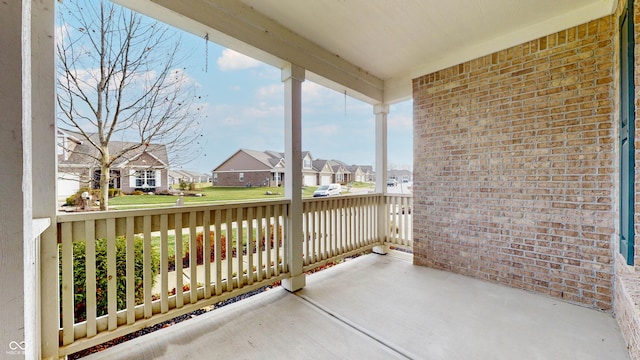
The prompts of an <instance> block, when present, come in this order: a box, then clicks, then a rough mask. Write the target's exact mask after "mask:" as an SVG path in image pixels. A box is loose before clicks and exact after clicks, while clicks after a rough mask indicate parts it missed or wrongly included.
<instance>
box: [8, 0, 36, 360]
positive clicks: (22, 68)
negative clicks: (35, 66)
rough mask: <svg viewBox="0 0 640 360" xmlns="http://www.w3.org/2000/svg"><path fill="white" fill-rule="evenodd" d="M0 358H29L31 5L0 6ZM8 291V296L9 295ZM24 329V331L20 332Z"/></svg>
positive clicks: (32, 311)
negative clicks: (0, 300) (26, 271)
mask: <svg viewBox="0 0 640 360" xmlns="http://www.w3.org/2000/svg"><path fill="white" fill-rule="evenodd" d="M0 24H2V32H0V48H1V49H2V52H1V53H0V69H2V81H0V109H2V120H1V121H0V151H1V152H2V171H0V199H2V200H1V201H0V239H1V240H0V284H2V287H3V289H5V291H4V292H3V304H2V306H1V307H0V324H2V326H0V358H16V359H20V358H25V357H26V358H35V355H34V351H35V347H36V346H37V345H36V344H33V343H32V341H33V338H34V336H33V334H30V332H31V330H32V329H31V328H28V327H29V325H28V324H26V323H25V320H27V321H28V320H32V319H33V318H35V316H36V314H35V307H34V308H32V304H33V303H34V297H35V295H34V294H29V291H30V290H31V283H33V281H34V280H35V278H33V279H32V278H30V277H31V276H32V275H33V272H31V273H29V274H27V273H25V270H31V269H33V267H32V266H29V265H31V264H29V263H28V261H29V260H30V259H28V255H29V254H30V253H31V252H32V251H31V250H32V248H33V243H34V240H33V238H32V237H31V233H32V229H31V227H32V223H33V221H32V212H31V155H30V150H31V102H30V99H31V63H30V60H31V59H30V57H31V49H30V46H29V44H30V37H31V30H30V24H31V0H22V1H3V2H0ZM9 289H10V290H9ZM25 326H27V328H25Z"/></svg>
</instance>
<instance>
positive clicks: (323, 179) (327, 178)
mask: <svg viewBox="0 0 640 360" xmlns="http://www.w3.org/2000/svg"><path fill="white" fill-rule="evenodd" d="M329 184H331V175H322V176H321V177H320V185H329Z"/></svg>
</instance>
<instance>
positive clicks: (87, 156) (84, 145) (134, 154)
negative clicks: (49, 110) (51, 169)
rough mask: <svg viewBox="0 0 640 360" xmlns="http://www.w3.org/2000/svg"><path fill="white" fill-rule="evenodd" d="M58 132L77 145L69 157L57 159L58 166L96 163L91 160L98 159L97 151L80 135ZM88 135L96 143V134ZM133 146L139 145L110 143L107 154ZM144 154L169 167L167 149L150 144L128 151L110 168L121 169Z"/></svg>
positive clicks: (63, 131) (72, 132)
mask: <svg viewBox="0 0 640 360" xmlns="http://www.w3.org/2000/svg"><path fill="white" fill-rule="evenodd" d="M58 132H59V133H61V134H64V135H66V136H68V137H71V138H73V139H75V140H76V141H77V145H76V146H75V147H74V148H73V149H72V152H71V154H70V155H69V157H68V158H67V159H66V160H65V159H59V163H60V164H67V165H83V166H84V165H90V164H95V163H96V162H95V160H94V159H93V158H97V157H98V154H99V152H98V149H96V148H95V147H94V146H93V145H91V143H90V142H89V141H87V140H86V139H85V138H84V137H83V136H82V135H80V134H79V133H77V132H74V131H70V130H65V129H58ZM88 135H89V137H90V138H91V139H93V140H94V141H95V142H97V138H98V134H95V133H89V134H88ZM135 145H139V143H135V142H129V141H110V142H109V153H111V154H115V153H116V152H119V151H121V150H123V149H126V148H128V147H130V146H135ZM144 153H146V154H148V155H150V156H151V157H153V158H155V159H156V160H158V161H159V162H160V163H161V164H162V165H164V166H169V157H168V155H167V147H166V146H165V145H163V144H154V143H150V144H148V145H145V146H141V147H138V148H136V149H133V150H130V151H129V152H127V153H126V154H125V155H124V156H123V157H121V158H119V159H118V160H116V161H115V162H114V164H113V165H112V167H123V166H125V165H126V164H127V163H129V162H131V161H135V160H136V159H137V158H139V157H140V156H142V155H143V154H144Z"/></svg>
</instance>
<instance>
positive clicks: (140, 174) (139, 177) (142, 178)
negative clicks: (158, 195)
mask: <svg viewBox="0 0 640 360" xmlns="http://www.w3.org/2000/svg"><path fill="white" fill-rule="evenodd" d="M136 187H137V188H138V187H140V188H144V187H156V172H155V170H140V171H137V172H136Z"/></svg>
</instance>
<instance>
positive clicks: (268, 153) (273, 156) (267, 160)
mask: <svg viewBox="0 0 640 360" xmlns="http://www.w3.org/2000/svg"><path fill="white" fill-rule="evenodd" d="M240 154H242V155H246V156H248V157H250V158H252V159H253V160H255V161H256V162H258V163H260V164H262V165H264V166H266V167H267V168H269V169H273V168H274V167H275V166H276V165H278V164H279V163H284V153H282V152H278V151H273V150H265V151H258V150H250V149H240V150H238V151H236V152H235V153H234V154H233V155H231V156H230V157H228V158H227V159H226V160H224V161H223V162H222V163H220V165H218V166H216V168H215V169H213V171H223V170H224V171H231V170H233V171H241V170H256V169H249V168H248V166H251V164H250V163H247V162H245V161H240V162H237V161H236V162H234V161H233V160H234V159H236V158H238V157H239V155H240ZM307 156H311V153H310V152H309V151H303V152H302V158H303V159H304V158H305V157H307ZM311 159H312V161H311V166H312V169H303V171H304V172H314V171H315V172H319V171H322V169H323V168H324V166H325V165H329V167H330V169H331V171H332V172H334V173H336V172H338V171H339V170H340V168H342V169H343V171H344V172H345V173H350V172H355V171H357V169H361V170H363V169H364V170H363V171H364V172H367V170H366V169H369V172H371V173H373V167H372V166H371V165H348V164H347V163H345V162H343V161H340V160H335V159H333V160H324V159H315V160H314V159H313V157H311ZM232 162H233V163H234V164H242V168H234V169H225V165H227V164H230V163H232ZM227 167H229V166H228V165H227Z"/></svg>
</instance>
